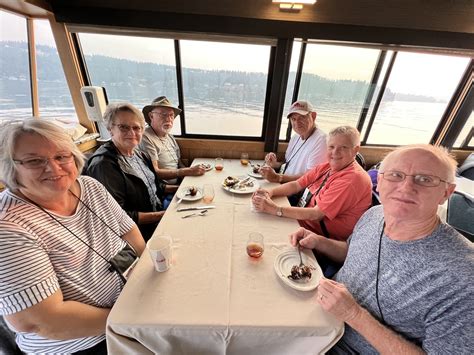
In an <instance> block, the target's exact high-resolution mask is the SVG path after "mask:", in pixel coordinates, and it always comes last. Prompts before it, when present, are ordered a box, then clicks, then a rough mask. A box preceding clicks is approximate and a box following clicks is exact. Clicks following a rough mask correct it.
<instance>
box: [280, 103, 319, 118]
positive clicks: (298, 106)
mask: <svg viewBox="0 0 474 355" xmlns="http://www.w3.org/2000/svg"><path fill="white" fill-rule="evenodd" d="M310 112H314V110H313V105H311V104H310V103H309V102H308V101H304V100H298V101H295V102H293V104H292V105H291V106H290V110H289V111H288V115H287V116H286V118H290V115H291V114H292V113H299V114H300V115H307V114H308V113H310Z"/></svg>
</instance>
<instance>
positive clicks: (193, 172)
mask: <svg viewBox="0 0 474 355" xmlns="http://www.w3.org/2000/svg"><path fill="white" fill-rule="evenodd" d="M205 172H206V169H205V168H204V165H202V164H198V165H194V166H192V167H190V168H189V173H190V174H189V175H190V176H199V175H204V173H205Z"/></svg>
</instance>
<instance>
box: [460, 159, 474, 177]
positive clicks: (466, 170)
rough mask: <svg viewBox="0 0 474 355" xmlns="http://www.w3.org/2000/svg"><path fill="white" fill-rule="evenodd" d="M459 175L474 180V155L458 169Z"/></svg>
mask: <svg viewBox="0 0 474 355" xmlns="http://www.w3.org/2000/svg"><path fill="white" fill-rule="evenodd" d="M458 175H460V176H462V177H465V178H467V179H469V180H474V153H471V154H469V156H468V157H467V158H466V160H465V161H464V163H462V165H461V166H460V167H459V168H458Z"/></svg>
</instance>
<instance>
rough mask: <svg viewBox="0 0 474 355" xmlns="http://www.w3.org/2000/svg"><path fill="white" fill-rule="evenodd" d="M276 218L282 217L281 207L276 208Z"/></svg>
mask: <svg viewBox="0 0 474 355" xmlns="http://www.w3.org/2000/svg"><path fill="white" fill-rule="evenodd" d="M277 216H278V217H283V209H282V208H281V207H278V209H277Z"/></svg>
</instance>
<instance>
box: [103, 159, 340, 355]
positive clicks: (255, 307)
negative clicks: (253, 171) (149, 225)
mask: <svg viewBox="0 0 474 355" xmlns="http://www.w3.org/2000/svg"><path fill="white" fill-rule="evenodd" d="M197 162H211V160H206V159H199V160H197V161H195V163H197ZM248 169H249V168H244V167H242V166H241V165H240V163H239V161H238V160H225V167H224V170H223V171H222V172H216V171H215V170H212V171H209V172H207V173H206V174H205V175H204V176H201V177H186V178H185V179H184V181H183V183H182V184H181V188H184V187H185V186H189V185H195V186H198V187H201V186H202V185H203V184H204V183H211V184H213V185H214V190H215V199H214V201H213V202H212V204H214V205H215V206H216V209H212V210H209V212H208V213H207V215H206V216H205V217H191V218H187V219H182V218H181V216H182V215H184V214H186V213H187V212H176V208H177V206H176V198H175V199H174V200H173V202H172V204H171V205H170V207H169V208H168V210H167V212H166V214H165V216H164V217H163V219H162V221H161V222H160V224H159V226H158V228H157V230H156V231H155V235H157V234H168V235H171V236H172V238H173V243H174V247H173V265H172V267H171V268H170V269H169V270H168V271H166V272H164V273H158V272H156V271H155V270H154V268H153V264H152V261H151V259H150V257H149V254H148V251H147V250H146V251H145V253H144V255H143V257H142V258H141V260H140V261H139V263H138V265H137V266H136V268H135V270H134V272H133V274H132V276H131V278H130V279H129V281H128V282H127V284H126V286H125V288H124V290H123V292H122V294H121V295H120V297H119V299H118V300H117V303H116V304H115V306H114V307H113V309H112V311H111V313H110V316H109V318H108V322H107V346H108V350H109V352H110V353H111V354H131V353H140V354H146V353H156V354H245V355H251V354H318V353H321V352H324V350H326V349H327V348H328V347H330V346H331V345H332V344H334V343H335V342H336V341H337V340H338V339H339V338H340V337H341V336H342V333H343V324H342V323H341V322H339V321H337V320H336V319H334V318H333V317H332V316H331V315H329V314H327V313H326V312H324V311H323V310H322V309H321V307H320V306H319V305H318V304H317V303H316V301H315V297H314V295H315V292H316V290H313V291H309V292H302V291H296V290H294V289H292V288H289V287H288V286H286V285H284V284H283V283H282V282H281V280H280V279H279V278H278V276H277V275H276V273H275V272H274V269H273V262H274V260H275V257H276V256H277V255H278V254H279V253H280V252H282V251H283V250H285V249H286V248H291V246H290V245H289V242H288V234H289V233H291V232H293V231H294V230H295V229H296V228H298V224H297V222H296V221H295V220H290V219H286V218H279V217H276V216H271V215H267V214H262V213H257V212H252V211H251V210H250V197H251V195H236V194H232V193H229V192H228V191H225V190H224V189H222V187H221V183H222V181H223V180H224V178H225V177H226V176H228V175H234V176H236V175H242V174H245V173H246V172H247V171H248ZM259 182H260V183H261V184H262V185H263V186H271V185H272V184H269V183H264V182H263V181H262V180H259ZM277 202H278V203H280V204H288V201H287V200H286V198H280V199H278V200H277ZM202 204H203V202H202V201H196V202H185V201H183V202H182V203H181V204H180V207H184V206H188V205H189V206H194V205H202ZM252 231H256V232H260V233H262V234H263V235H264V238H265V252H264V254H263V256H262V257H261V258H260V259H252V258H250V257H248V256H247V254H246V251H245V247H246V243H247V239H248V235H249V233H250V232H252ZM307 255H311V253H307Z"/></svg>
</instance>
